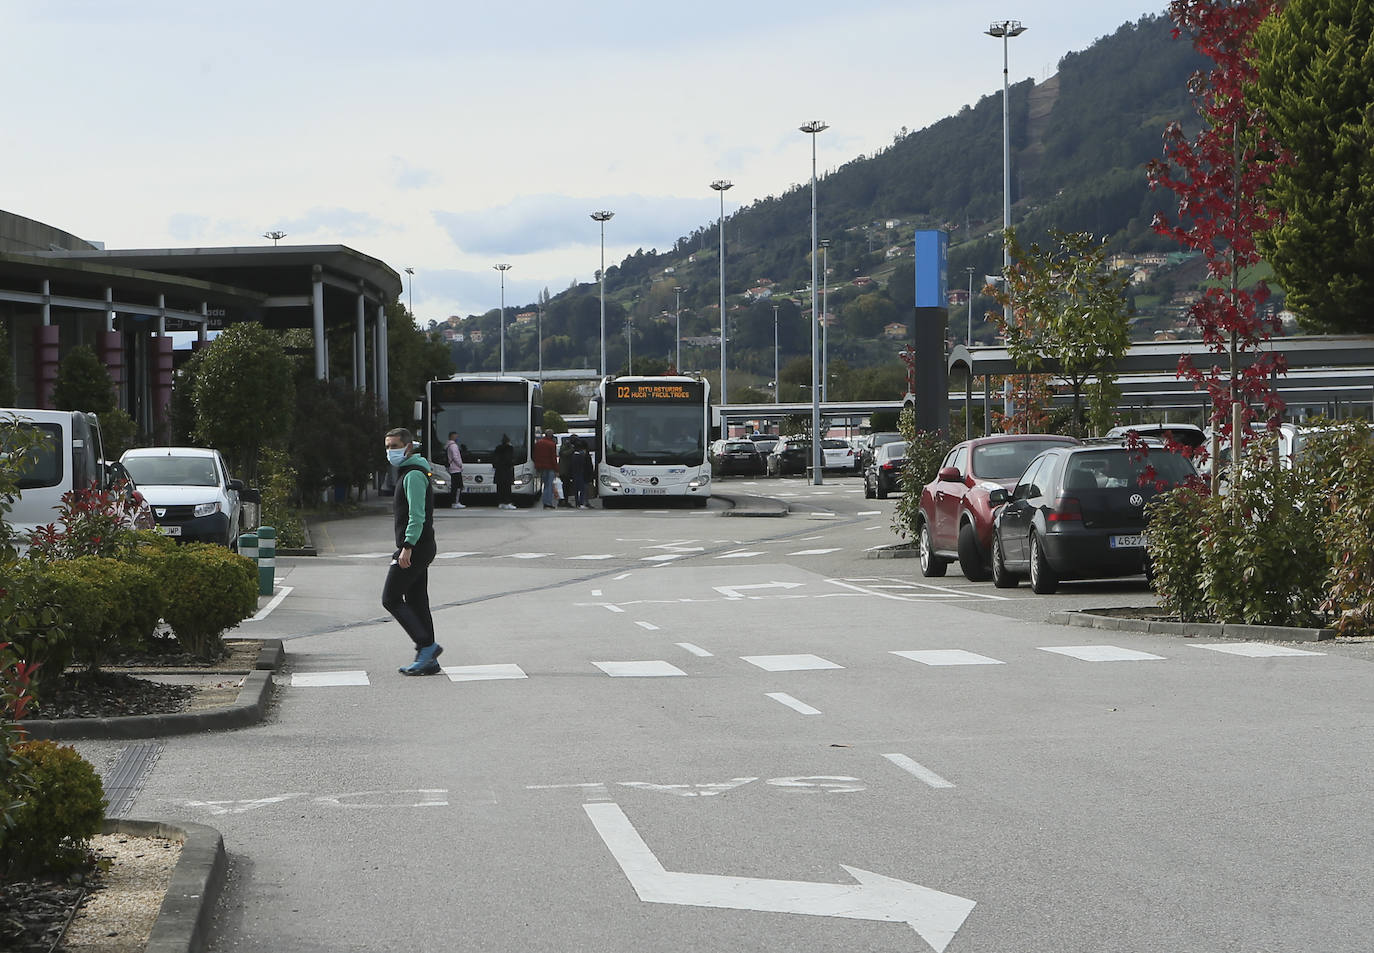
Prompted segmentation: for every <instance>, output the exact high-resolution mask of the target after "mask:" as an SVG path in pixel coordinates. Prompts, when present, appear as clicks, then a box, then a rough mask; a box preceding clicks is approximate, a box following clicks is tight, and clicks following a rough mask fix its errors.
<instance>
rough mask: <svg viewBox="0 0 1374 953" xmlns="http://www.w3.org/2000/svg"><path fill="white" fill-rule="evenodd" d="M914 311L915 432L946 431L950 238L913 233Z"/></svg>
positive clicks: (930, 231)
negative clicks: (914, 239)
mask: <svg viewBox="0 0 1374 953" xmlns="http://www.w3.org/2000/svg"><path fill="white" fill-rule="evenodd" d="M915 254H916V310H915V314H914V315H913V318H912V328H913V338H914V339H913V341H912V346H913V347H914V348H915V351H916V354H915V372H916V383H915V388H914V390H913V391H912V394H911V396H912V399H913V401H914V403H915V410H916V429H917V430H948V429H949V380H948V368H947V362H946V355H945V336H946V332H947V329H948V327H949V297H948V291H949V277H948V276H949V234H948V233H947V232H943V231H940V230H938V229H927V230H922V231H918V232H917V233H916V242H915Z"/></svg>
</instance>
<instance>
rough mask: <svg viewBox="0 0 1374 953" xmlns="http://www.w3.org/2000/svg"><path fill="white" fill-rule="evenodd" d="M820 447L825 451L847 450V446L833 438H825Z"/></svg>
mask: <svg viewBox="0 0 1374 953" xmlns="http://www.w3.org/2000/svg"><path fill="white" fill-rule="evenodd" d="M821 446H822V447H823V448H825V449H826V450H848V449H849V444H848V443H846V442H845V441H843V440H839V439H836V438H835V437H827V438H826V439H825V440H822V441H821Z"/></svg>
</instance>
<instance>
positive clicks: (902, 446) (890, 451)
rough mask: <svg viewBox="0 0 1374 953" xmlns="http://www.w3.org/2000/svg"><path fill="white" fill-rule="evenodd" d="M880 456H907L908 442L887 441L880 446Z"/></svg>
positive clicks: (887, 457) (889, 458)
mask: <svg viewBox="0 0 1374 953" xmlns="http://www.w3.org/2000/svg"><path fill="white" fill-rule="evenodd" d="M878 456H880V457H882V458H883V459H884V460H892V459H894V458H896V457H904V456H906V443H905V442H901V443H885V444H883V445H882V446H881V447H879V448H878Z"/></svg>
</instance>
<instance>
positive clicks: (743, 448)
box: [725, 440, 754, 453]
mask: <svg viewBox="0 0 1374 953" xmlns="http://www.w3.org/2000/svg"><path fill="white" fill-rule="evenodd" d="M725 449H726V450H727V451H734V452H736V453H741V452H742V453H753V452H754V445H753V444H752V443H751V442H749V441H748V440H732V441H730V442H729V443H727V444H726V445H725Z"/></svg>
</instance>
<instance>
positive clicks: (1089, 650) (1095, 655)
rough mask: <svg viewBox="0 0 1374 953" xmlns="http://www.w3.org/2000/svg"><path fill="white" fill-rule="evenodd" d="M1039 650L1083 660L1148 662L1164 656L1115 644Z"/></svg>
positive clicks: (1054, 647) (1058, 646)
mask: <svg viewBox="0 0 1374 953" xmlns="http://www.w3.org/2000/svg"><path fill="white" fill-rule="evenodd" d="M1040 651H1042V652H1054V653H1056V654H1058V655H1067V656H1068V657H1069V658H1076V659H1080V660H1082V661H1084V662H1150V661H1163V660H1164V656H1162V655H1151V654H1150V653H1149V652H1137V651H1136V650H1135V649H1123V648H1121V647H1119V646H1116V645H1056V646H1042V647H1041V648H1040Z"/></svg>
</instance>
